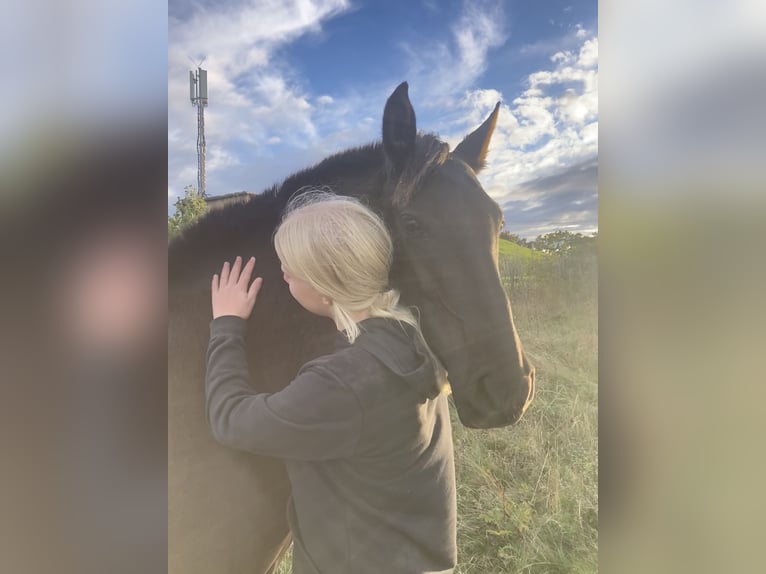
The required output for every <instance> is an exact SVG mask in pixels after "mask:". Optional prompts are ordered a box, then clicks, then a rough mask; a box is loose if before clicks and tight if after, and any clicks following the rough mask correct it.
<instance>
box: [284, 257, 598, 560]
mask: <svg viewBox="0 0 766 574" xmlns="http://www.w3.org/2000/svg"><path fill="white" fill-rule="evenodd" d="M500 267H501V274H503V275H504V281H505V283H506V287H507V289H508V291H509V295H510V297H511V303H512V305H513V310H514V317H515V320H516V324H517V327H518V330H519V334H520V336H521V339H522V342H523V344H524V348H525V350H526V352H527V353H528V355H529V358H530V360H531V361H532V363H533V364H534V365H535V367H536V373H537V376H536V395H535V401H534V403H533V404H532V406H531V407H530V409H529V411H528V412H527V414H526V415H525V416H524V419H523V420H522V421H520V422H519V423H518V424H516V425H515V426H512V427H508V428H503V429H493V430H484V431H482V430H471V429H466V428H464V427H463V426H461V425H460V424H459V422H458V420H457V416H456V414H455V412H454V409H453V410H452V421H453V429H454V439H455V464H456V472H457V487H458V552H459V554H458V567H457V568H456V570H455V574H511V573H513V574H517V573H524V574H558V573H561V574H563V573H567V574H592V573H594V572H597V570H598V562H597V559H598V558H597V556H598V554H597V547H598V310H597V309H598V308H597V273H596V263H595V257H593V256H584V257H578V258H571V259H570V260H560V259H558V258H546V259H539V260H536V261H533V262H531V263H530V262H529V261H525V262H524V263H523V264H519V262H514V261H513V260H508V259H505V260H503V258H501V266H500ZM516 271H518V273H519V275H516V276H513V275H511V274H512V273H514V272H516ZM522 273H523V276H522V275H521V274H522ZM290 572H291V565H290V559H289V556H288V558H287V559H286V560H284V561H283V562H282V564H280V567H279V568H278V570H277V573H276V574H289V573H290Z"/></svg>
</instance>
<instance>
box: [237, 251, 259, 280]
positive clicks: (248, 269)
mask: <svg viewBox="0 0 766 574" xmlns="http://www.w3.org/2000/svg"><path fill="white" fill-rule="evenodd" d="M253 267H255V257H251V258H250V260H249V261H248V262H247V265H245V268H244V269H243V270H242V275H240V276H239V281H237V283H238V284H239V285H242V286H243V287H247V284H248V283H250V276H251V275H252V274H253Z"/></svg>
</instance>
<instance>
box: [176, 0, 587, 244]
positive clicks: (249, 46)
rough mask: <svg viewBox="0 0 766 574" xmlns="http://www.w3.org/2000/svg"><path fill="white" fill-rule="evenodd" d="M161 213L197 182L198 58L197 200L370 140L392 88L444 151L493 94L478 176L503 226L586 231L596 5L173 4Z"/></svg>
mask: <svg viewBox="0 0 766 574" xmlns="http://www.w3.org/2000/svg"><path fill="white" fill-rule="evenodd" d="M168 10H169V30H168V42H169V46H168V78H169V83H168V152H169V158H168V162H169V166H168V168H169V171H168V209H169V212H172V209H173V208H172V205H173V203H174V202H175V200H176V198H177V196H178V195H179V194H182V193H183V188H184V187H185V186H186V185H189V184H194V185H196V173H197V157H196V112H195V109H194V108H193V107H192V105H191V104H190V102H189V86H188V82H189V81H188V76H189V70H190V69H191V68H192V67H193V65H194V64H193V62H198V61H200V60H201V59H202V58H205V61H204V64H203V68H205V69H207V70H208V91H209V97H210V105H209V106H208V108H206V110H205V120H206V140H207V192H208V195H222V194H226V193H232V192H236V191H243V190H245V191H251V192H256V193H257V192H260V191H262V190H263V189H265V188H266V187H268V186H270V185H272V184H274V183H278V182H280V181H282V180H283V179H284V178H286V177H287V176H288V175H290V174H291V173H293V172H294V171H296V170H298V169H302V168H305V167H308V166H310V165H312V164H314V163H316V162H317V161H320V160H321V159H323V158H324V157H326V156H327V155H329V154H331V153H334V152H337V151H341V150H343V149H346V148H348V147H352V146H357V145H363V144H366V143H369V142H371V141H373V140H376V139H379V138H380V124H381V119H382V113H383V105H384V103H385V100H386V98H387V97H388V95H389V94H390V93H391V91H392V90H393V89H394V88H395V87H396V86H397V85H398V84H399V83H400V82H402V81H404V80H407V81H408V82H409V86H410V99H411V100H412V103H413V106H414V107H415V112H416V114H417V120H418V128H419V129H420V130H423V131H429V132H435V133H437V134H439V135H440V136H441V137H442V139H444V140H445V141H447V142H448V143H450V144H451V145H452V146H454V145H456V144H457V143H458V142H459V141H460V140H461V139H462V137H463V136H464V135H466V134H467V133H468V132H470V131H471V130H472V129H474V128H475V127H476V126H477V125H478V124H479V123H480V122H481V121H482V120H483V119H484V118H485V117H486V116H487V115H488V114H489V112H490V111H491V110H492V108H493V107H494V105H495V104H496V103H497V102H498V101H502V105H501V112H500V117H499V120H498V126H497V130H496V132H495V136H494V138H493V141H492V145H491V147H490V152H489V156H488V167H487V169H486V170H485V171H483V172H482V173H481V174H480V176H479V179H480V181H481V182H482V184H483V185H484V188H485V190H486V191H487V193H488V194H489V195H490V196H491V197H493V198H494V199H495V200H496V201H497V202H498V203H499V204H500V205H501V207H503V209H504V211H505V219H506V228H507V229H509V230H510V231H512V232H514V233H518V234H520V235H522V236H524V237H529V238H534V237H536V236H537V235H540V234H542V233H547V232H549V231H553V230H556V229H567V230H570V231H573V232H582V233H591V232H593V231H597V229H598V222H597V217H598V216H597V174H598V39H597V33H598V30H597V3H596V2H595V1H593V0H590V1H587V2H582V1H548V2H542V1H540V2H529V1H523V2H522V1H517V0H511V1H506V2H497V1H485V0H468V1H449V2H441V1H439V2H437V1H436V0H410V1H398V0H396V1H388V2H382V1H366V2H363V1H358V0H357V1H349V0H287V1H282V0H241V1H236V2H231V1H227V0H202V1H198V0H194V1H189V0H170V2H169V6H168Z"/></svg>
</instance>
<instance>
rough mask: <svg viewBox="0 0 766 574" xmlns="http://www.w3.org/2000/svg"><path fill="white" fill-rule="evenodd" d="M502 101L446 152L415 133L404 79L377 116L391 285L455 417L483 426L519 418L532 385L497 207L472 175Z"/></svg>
mask: <svg viewBox="0 0 766 574" xmlns="http://www.w3.org/2000/svg"><path fill="white" fill-rule="evenodd" d="M498 109H499V104H498V106H497V107H495V110H494V111H493V112H492V114H491V115H490V116H489V118H488V119H487V120H486V121H485V122H484V123H483V124H482V125H481V126H480V127H479V128H477V129H476V131H474V132H473V133H471V134H470V135H468V136H467V137H466V138H465V139H464V140H463V141H462V142H461V143H460V144H459V145H458V146H457V147H456V148H455V150H454V151H452V152H451V153H450V152H449V149H448V146H447V145H446V144H444V143H442V142H440V141H439V140H438V139H436V138H434V137H432V136H427V135H426V136H422V135H421V136H418V135H417V133H416V126H415V112H414V110H413V108H412V105H411V104H410V100H409V97H408V95H407V84H406V82H405V83H403V84H401V85H400V86H399V87H398V88H397V89H396V90H395V91H394V93H393V94H392V95H391V96H390V97H389V99H388V102H387V103H386V108H385V111H384V114H383V148H384V151H385V155H386V188H385V193H384V198H385V199H384V203H385V206H384V212H385V214H386V218H387V221H388V224H389V226H390V228H391V232H392V235H393V237H394V241H395V245H396V251H395V257H394V266H393V268H392V271H391V283H392V284H393V285H394V286H396V287H398V288H399V289H400V290H401V292H402V300H403V302H404V303H405V304H407V305H415V306H417V307H418V309H419V310H420V314H421V324H422V328H423V332H424V335H425V337H426V339H427V341H428V342H429V345H430V346H431V348H432V349H433V351H434V352H435V353H436V355H437V356H438V357H439V358H440V359H441V361H442V363H443V364H444V366H445V368H446V369H447V371H448V373H449V381H450V385H451V386H452V392H453V395H454V398H455V404H456V406H457V411H458V414H459V416H460V420H461V421H462V422H463V424H465V425H466V426H469V427H480V428H486V427H496V426H502V425H506V424H510V423H513V422H515V421H516V420H518V419H519V417H521V415H522V414H523V413H524V410H525V409H526V408H527V406H528V404H529V402H530V401H531V399H532V396H533V391H534V367H532V366H531V365H530V364H529V362H528V361H527V360H526V357H525V356H524V354H523V352H522V349H521V343H520V341H519V337H518V335H517V333H516V328H515V326H514V323H513V317H512V315H511V307H510V304H509V302H508V298H507V296H506V294H505V290H504V289H503V286H502V283H501V281H500V277H499V275H498V266H497V261H498V235H499V233H500V230H501V229H502V226H503V224H502V220H503V213H502V210H501V209H500V207H499V206H498V205H497V203H496V202H495V201H493V200H492V199H491V198H490V197H489V196H488V195H487V193H486V192H485V191H484V190H483V189H482V186H481V184H480V183H479V181H478V180H477V179H476V173H478V172H479V171H480V170H481V168H482V167H483V166H484V160H485V157H486V154H487V148H488V146H489V141H490V138H491V137H492V132H493V131H494V128H495V123H496V122H497V115H498Z"/></svg>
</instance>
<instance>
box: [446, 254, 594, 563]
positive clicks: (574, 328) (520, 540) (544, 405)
mask: <svg viewBox="0 0 766 574" xmlns="http://www.w3.org/2000/svg"><path fill="white" fill-rule="evenodd" d="M500 271H501V276H502V277H503V281H504V283H505V285H506V289H507V291H508V294H509V296H510V299H511V304H512V307H513V311H514V318H515V320H516V325H517V328H518V330H519V334H520V337H521V340H522V342H523V345H524V348H525V351H526V352H527V354H528V356H529V358H530V360H531V361H532V363H533V364H534V365H535V367H536V394H535V401H534V402H533V403H532V406H531V407H530V409H529V411H528V412H527V413H526V415H525V416H524V418H523V419H522V421H520V422H519V423H518V424H516V425H515V426H513V427H508V428H503V429H493V430H486V431H480V430H471V429H466V428H464V427H463V426H461V425H460V424H459V423H458V421H457V416H456V414H455V413H454V410H453V413H452V414H453V428H454V438H455V457H456V471H457V487H458V549H459V556H458V567H457V568H456V570H455V572H456V574H486V573H492V574H505V573H509V574H510V573H539V574H543V573H545V574H556V573H565V572H566V573H583V574H585V573H593V572H596V571H597V570H598V567H597V545H598V413H597V402H598V390H597V389H598V387H597V382H598V359H597V355H598V320H597V272H596V260H595V255H590V254H584V253H583V254H577V255H573V256H567V257H545V258H536V259H528V258H527V259H520V260H519V259H516V260H513V259H504V258H503V257H502V256H501V260H500Z"/></svg>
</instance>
